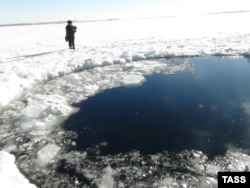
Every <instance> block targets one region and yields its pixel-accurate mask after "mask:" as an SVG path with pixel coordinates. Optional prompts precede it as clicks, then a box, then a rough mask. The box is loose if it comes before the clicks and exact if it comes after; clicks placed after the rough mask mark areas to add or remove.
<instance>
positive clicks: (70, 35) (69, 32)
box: [65, 20, 77, 49]
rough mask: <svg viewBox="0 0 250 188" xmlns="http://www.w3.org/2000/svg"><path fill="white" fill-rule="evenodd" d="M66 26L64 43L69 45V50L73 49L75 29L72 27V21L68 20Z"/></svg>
mask: <svg viewBox="0 0 250 188" xmlns="http://www.w3.org/2000/svg"><path fill="white" fill-rule="evenodd" d="M67 23H68V25H67V26H66V37H65V40H66V42H68V43H69V48H70V49H75V32H76V29H77V27H76V26H73V25H72V21H71V20H69V21H68V22H67Z"/></svg>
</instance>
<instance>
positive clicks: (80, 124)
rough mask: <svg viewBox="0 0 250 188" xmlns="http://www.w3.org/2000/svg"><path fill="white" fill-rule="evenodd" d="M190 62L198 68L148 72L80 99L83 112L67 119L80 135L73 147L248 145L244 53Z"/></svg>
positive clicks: (210, 150)
mask: <svg viewBox="0 0 250 188" xmlns="http://www.w3.org/2000/svg"><path fill="white" fill-rule="evenodd" d="M190 61H191V62H192V63H194V67H195V71H194V72H193V73H192V72H190V71H182V72H179V73H176V74H172V75H164V74H153V75H149V76H146V77H145V78H146V81H145V82H144V83H143V84H142V85H141V86H138V87H119V88H114V89H109V90H106V91H104V92H102V93H99V94H97V95H95V96H93V97H90V98H89V99H88V100H85V101H83V102H81V103H79V104H75V106H78V107H80V111H79V112H78V113H76V114H74V115H72V116H71V117H70V118H69V119H68V120H67V121H66V122H64V128H65V129H67V130H71V131H76V132H77V134H78V138H77V139H76V147H75V148H74V149H77V150H84V149H86V148H89V147H94V146H95V147H96V146H97V145H98V146H99V147H100V150H101V154H103V155H105V154H114V153H119V152H127V151H130V150H133V149H136V150H140V151H141V152H142V153H145V154H152V153H156V152H160V151H162V150H168V151H170V152H179V151H182V150H185V149H196V150H201V151H203V152H204V153H205V154H207V155H208V156H209V157H210V158H213V157H214V156H216V155H222V154H224V153H225V151H226V149H227V147H228V146H229V145H233V146H238V147H242V148H247V147H249V145H250V141H249V133H250V128H249V120H250V95H249V93H250V85H249V80H250V64H249V63H247V61H246V60H245V59H243V58H239V59H218V58H215V57H212V58H206V59H205V58H192V59H191V60H190ZM100 143H101V144H100Z"/></svg>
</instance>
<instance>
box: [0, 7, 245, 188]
mask: <svg viewBox="0 0 250 188" xmlns="http://www.w3.org/2000/svg"><path fill="white" fill-rule="evenodd" d="M249 16H250V13H249V12H244V13H234V14H229V13H228V14H209V15H199V16H185V17H166V18H151V19H130V20H114V21H102V22H76V23H75V25H77V27H78V31H77V33H76V50H74V51H73V50H69V49H68V48H67V43H65V41H64V36H65V25H64V24H51V25H28V26H12V27H0V32H1V35H0V41H1V46H0V65H1V66H0V150H1V151H0V182H1V186H3V187H6V188H7V187H9V188H13V187H109V188H111V187H162V188H163V187H188V186H193V187H216V186H217V172H218V171H245V170H249V169H248V168H249V167H248V166H249V165H250V155H249V152H247V151H245V150H242V149H240V148H228V151H227V152H226V154H225V156H218V157H216V158H215V159H213V160H209V159H208V158H207V156H206V155H205V154H203V153H202V152H201V151H194V150H190V151H189V150H185V151H183V152H181V153H177V154H172V153H168V152H167V151H163V152H162V153H157V154H154V155H147V156H144V155H141V154H140V152H138V151H131V152H129V153H125V154H123V153H120V154H117V155H108V156H101V155H98V148H100V147H105V145H106V144H108V143H100V144H99V145H97V146H96V147H95V149H93V150H92V151H82V152H80V151H70V150H69V148H70V147H71V146H74V145H75V144H76V143H75V142H74V141H72V138H74V137H75V136H77V135H75V133H74V132H67V131H65V130H64V129H62V128H61V127H60V123H61V122H63V121H64V120H65V119H67V117H69V116H70V115H71V114H73V113H76V112H77V111H78V110H79V109H77V108H73V107H72V105H71V104H72V103H77V102H79V101H82V100H86V99H87V98H88V97H90V96H93V95H95V94H96V93H99V92H101V91H104V90H106V89H109V88H114V87H119V86H124V85H139V84H141V83H142V82H144V81H145V78H144V76H145V75H150V74H153V73H155V72H164V73H165V74H174V73H177V72H179V71H182V70H184V69H187V68H188V67H189V66H190V64H189V62H188V59H189V57H194V56H221V57H223V56H230V57H231V56H244V57H245V58H248V57H249V55H250V30H249V26H248V24H247V20H248V18H249ZM161 58H168V59H167V61H164V63H162V62H161V61H160V59H161ZM173 60H175V61H178V62H179V63H178V64H177V65H173V64H168V63H167V62H168V61H169V62H171V61H173ZM128 70H129V71H128Z"/></svg>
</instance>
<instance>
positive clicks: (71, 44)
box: [69, 37, 75, 49]
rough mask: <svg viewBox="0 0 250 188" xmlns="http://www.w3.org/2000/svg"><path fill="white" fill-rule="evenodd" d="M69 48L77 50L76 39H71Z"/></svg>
mask: <svg viewBox="0 0 250 188" xmlns="http://www.w3.org/2000/svg"><path fill="white" fill-rule="evenodd" d="M69 48H70V49H75V37H69Z"/></svg>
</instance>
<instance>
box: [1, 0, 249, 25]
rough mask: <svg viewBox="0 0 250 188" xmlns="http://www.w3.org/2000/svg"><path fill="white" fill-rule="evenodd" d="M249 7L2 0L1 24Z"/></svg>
mask: <svg viewBox="0 0 250 188" xmlns="http://www.w3.org/2000/svg"><path fill="white" fill-rule="evenodd" d="M237 10H250V0H1V1H0V24H11V23H26V22H49V21H64V20H68V19H72V20H89V19H107V18H138V17H157V16H169V15H186V14H198V13H208V12H218V11H237Z"/></svg>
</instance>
